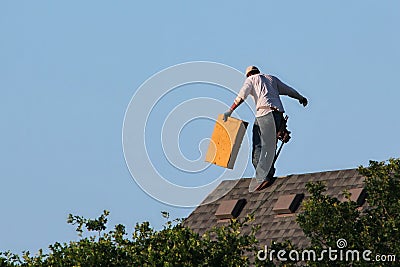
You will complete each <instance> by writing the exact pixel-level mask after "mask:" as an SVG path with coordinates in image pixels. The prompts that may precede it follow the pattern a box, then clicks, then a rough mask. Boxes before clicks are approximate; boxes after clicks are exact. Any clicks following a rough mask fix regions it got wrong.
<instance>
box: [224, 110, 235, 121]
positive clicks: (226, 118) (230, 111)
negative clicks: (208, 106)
mask: <svg viewBox="0 0 400 267" xmlns="http://www.w3.org/2000/svg"><path fill="white" fill-rule="evenodd" d="M232 112H233V110H231V109H230V110H228V111H227V112H225V113H224V118H223V120H224V121H227V120H228V117H230V116H231V115H232Z"/></svg>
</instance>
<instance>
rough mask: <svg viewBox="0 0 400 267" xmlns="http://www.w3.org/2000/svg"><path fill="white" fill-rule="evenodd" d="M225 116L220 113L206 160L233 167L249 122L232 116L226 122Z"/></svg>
mask: <svg viewBox="0 0 400 267" xmlns="http://www.w3.org/2000/svg"><path fill="white" fill-rule="evenodd" d="M223 116H224V115H223V114H220V115H218V119H217V121H216V123H215V127H214V131H213V133H212V135H211V141H210V145H209V146H208V150H207V154H206V161H207V162H210V163H213V164H216V165H218V166H221V167H224V168H228V169H233V166H234V165H235V161H236V158H237V154H238V153H239V148H240V145H241V143H242V140H243V137H244V135H245V133H246V127H247V125H248V123H247V122H245V121H242V120H238V119H235V118H232V117H229V118H228V120H227V121H226V122H224V121H223Z"/></svg>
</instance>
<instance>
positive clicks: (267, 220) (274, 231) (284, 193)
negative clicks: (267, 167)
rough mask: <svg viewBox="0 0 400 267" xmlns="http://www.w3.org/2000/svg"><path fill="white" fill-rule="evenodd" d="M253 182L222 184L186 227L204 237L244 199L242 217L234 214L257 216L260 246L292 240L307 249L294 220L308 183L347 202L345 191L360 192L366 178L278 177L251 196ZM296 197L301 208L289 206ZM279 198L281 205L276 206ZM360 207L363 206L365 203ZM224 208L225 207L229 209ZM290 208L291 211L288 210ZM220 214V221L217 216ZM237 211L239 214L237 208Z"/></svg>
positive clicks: (352, 173)
mask: <svg viewBox="0 0 400 267" xmlns="http://www.w3.org/2000/svg"><path fill="white" fill-rule="evenodd" d="M251 180H252V178H242V179H240V180H239V181H237V180H226V181H223V182H222V183H221V184H220V185H219V186H218V187H217V188H216V189H215V190H214V191H213V192H211V193H210V194H209V195H208V196H207V198H206V199H205V200H204V201H203V203H204V204H201V205H200V206H198V207H197V208H196V209H195V210H194V211H193V212H192V213H191V214H190V215H189V217H188V218H187V219H186V220H185V222H184V224H185V225H186V226H188V227H189V228H191V229H192V230H194V231H195V232H197V233H199V234H200V235H202V234H203V233H204V232H205V231H206V230H208V229H210V228H212V227H213V226H218V225H220V224H221V223H223V221H224V220H221V214H222V213H223V212H224V210H226V209H229V206H232V205H234V204H235V201H232V200H242V199H245V201H243V200H242V201H239V202H240V206H243V204H244V206H243V209H242V210H241V212H240V211H239V212H240V214H239V215H237V214H235V216H234V217H236V216H237V217H238V218H243V217H245V216H246V215H247V214H250V213H254V216H255V220H254V221H253V222H252V224H254V225H259V226H261V228H260V230H259V231H258V232H257V234H256V237H257V239H258V240H259V242H260V244H265V245H269V244H270V243H271V241H278V242H281V241H285V240H291V241H292V244H294V245H296V246H298V247H300V248H304V247H306V246H307V245H308V244H309V240H308V239H307V238H306V237H305V235H304V233H303V231H302V230H301V228H300V226H299V225H298V224H297V223H296V221H295V220H296V214H298V213H299V212H301V206H302V203H303V201H304V200H303V201H301V200H302V199H303V197H304V199H307V198H308V197H309V193H308V192H307V190H306V188H305V185H306V183H307V182H317V181H323V182H324V183H325V184H326V186H327V192H326V193H327V194H328V195H330V196H333V197H337V198H338V199H339V200H341V199H344V195H343V191H344V190H345V189H347V190H352V189H361V188H363V186H364V177H363V176H361V175H360V174H359V173H358V171H357V170H356V169H348V170H339V171H328V172H318V173H308V174H296V175H289V176H285V177H279V178H278V179H276V181H275V182H274V183H273V184H272V185H271V186H270V187H267V188H266V189H264V190H262V191H256V192H251V193H250V192H249V184H250V182H251ZM235 183H236V184H235ZM234 184H235V185H234ZM232 185H234V187H233V188H232V189H231V190H230V191H229V192H228V193H227V194H226V195H225V196H223V197H222V198H220V199H218V200H216V201H214V202H211V203H208V202H210V201H209V200H210V199H215V196H217V195H218V194H219V192H221V190H223V188H225V187H228V186H229V187H232ZM352 191H353V192H356V193H355V194H354V196H356V194H359V193H360V192H361V190H352ZM296 196H297V197H296ZM354 196H353V197H354ZM295 197H296V200H297V201H301V202H300V203H299V208H297V207H296V206H298V205H296V203H292V205H290V203H289V202H290V201H292V200H293V199H294V198H295ZM356 198H357V197H356ZM278 199H279V203H277V202H278ZM229 200H231V201H229ZM296 200H295V201H296ZM355 200H357V199H355ZM288 201H289V202H288ZM360 204H362V202H361V203H360ZM223 205H226V207H224V206H223ZM364 205H365V204H364ZM289 206H290V209H288V208H289ZM236 208H237V207H236ZM239 208H242V207H239ZM217 211H218V213H217V215H218V218H217V216H216V212H217ZM292 211H293V212H292ZM235 212H236V213H237V209H236V210H235ZM225 221H226V220H225ZM246 231H248V232H250V227H248V228H246V229H243V233H244V234H246Z"/></svg>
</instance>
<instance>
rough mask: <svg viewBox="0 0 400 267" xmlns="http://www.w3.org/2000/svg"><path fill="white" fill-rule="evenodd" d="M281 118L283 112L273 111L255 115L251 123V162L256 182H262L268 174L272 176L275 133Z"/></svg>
mask: <svg viewBox="0 0 400 267" xmlns="http://www.w3.org/2000/svg"><path fill="white" fill-rule="evenodd" d="M282 120H283V114H282V113H281V112H278V111H273V112H270V113H268V114H267V115H264V116H261V117H257V118H256V120H255V122H254V125H253V152H252V162H253V166H254V168H255V169H256V179H257V182H262V181H264V180H266V179H267V177H268V176H273V175H274V173H275V167H274V166H273V161H274V158H275V151H276V144H277V141H278V140H277V138H276V134H277V132H278V130H279V127H280V125H281V123H282Z"/></svg>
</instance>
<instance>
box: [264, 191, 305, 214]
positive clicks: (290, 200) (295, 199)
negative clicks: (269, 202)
mask: <svg viewBox="0 0 400 267" xmlns="http://www.w3.org/2000/svg"><path fill="white" fill-rule="evenodd" d="M303 198H304V194H290V195H283V196H280V197H279V198H278V200H277V201H276V203H275V206H274V208H273V209H272V210H273V211H274V212H275V213H277V214H288V213H294V212H295V211H296V210H297V208H298V207H299V206H300V203H301V201H302V200H303Z"/></svg>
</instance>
